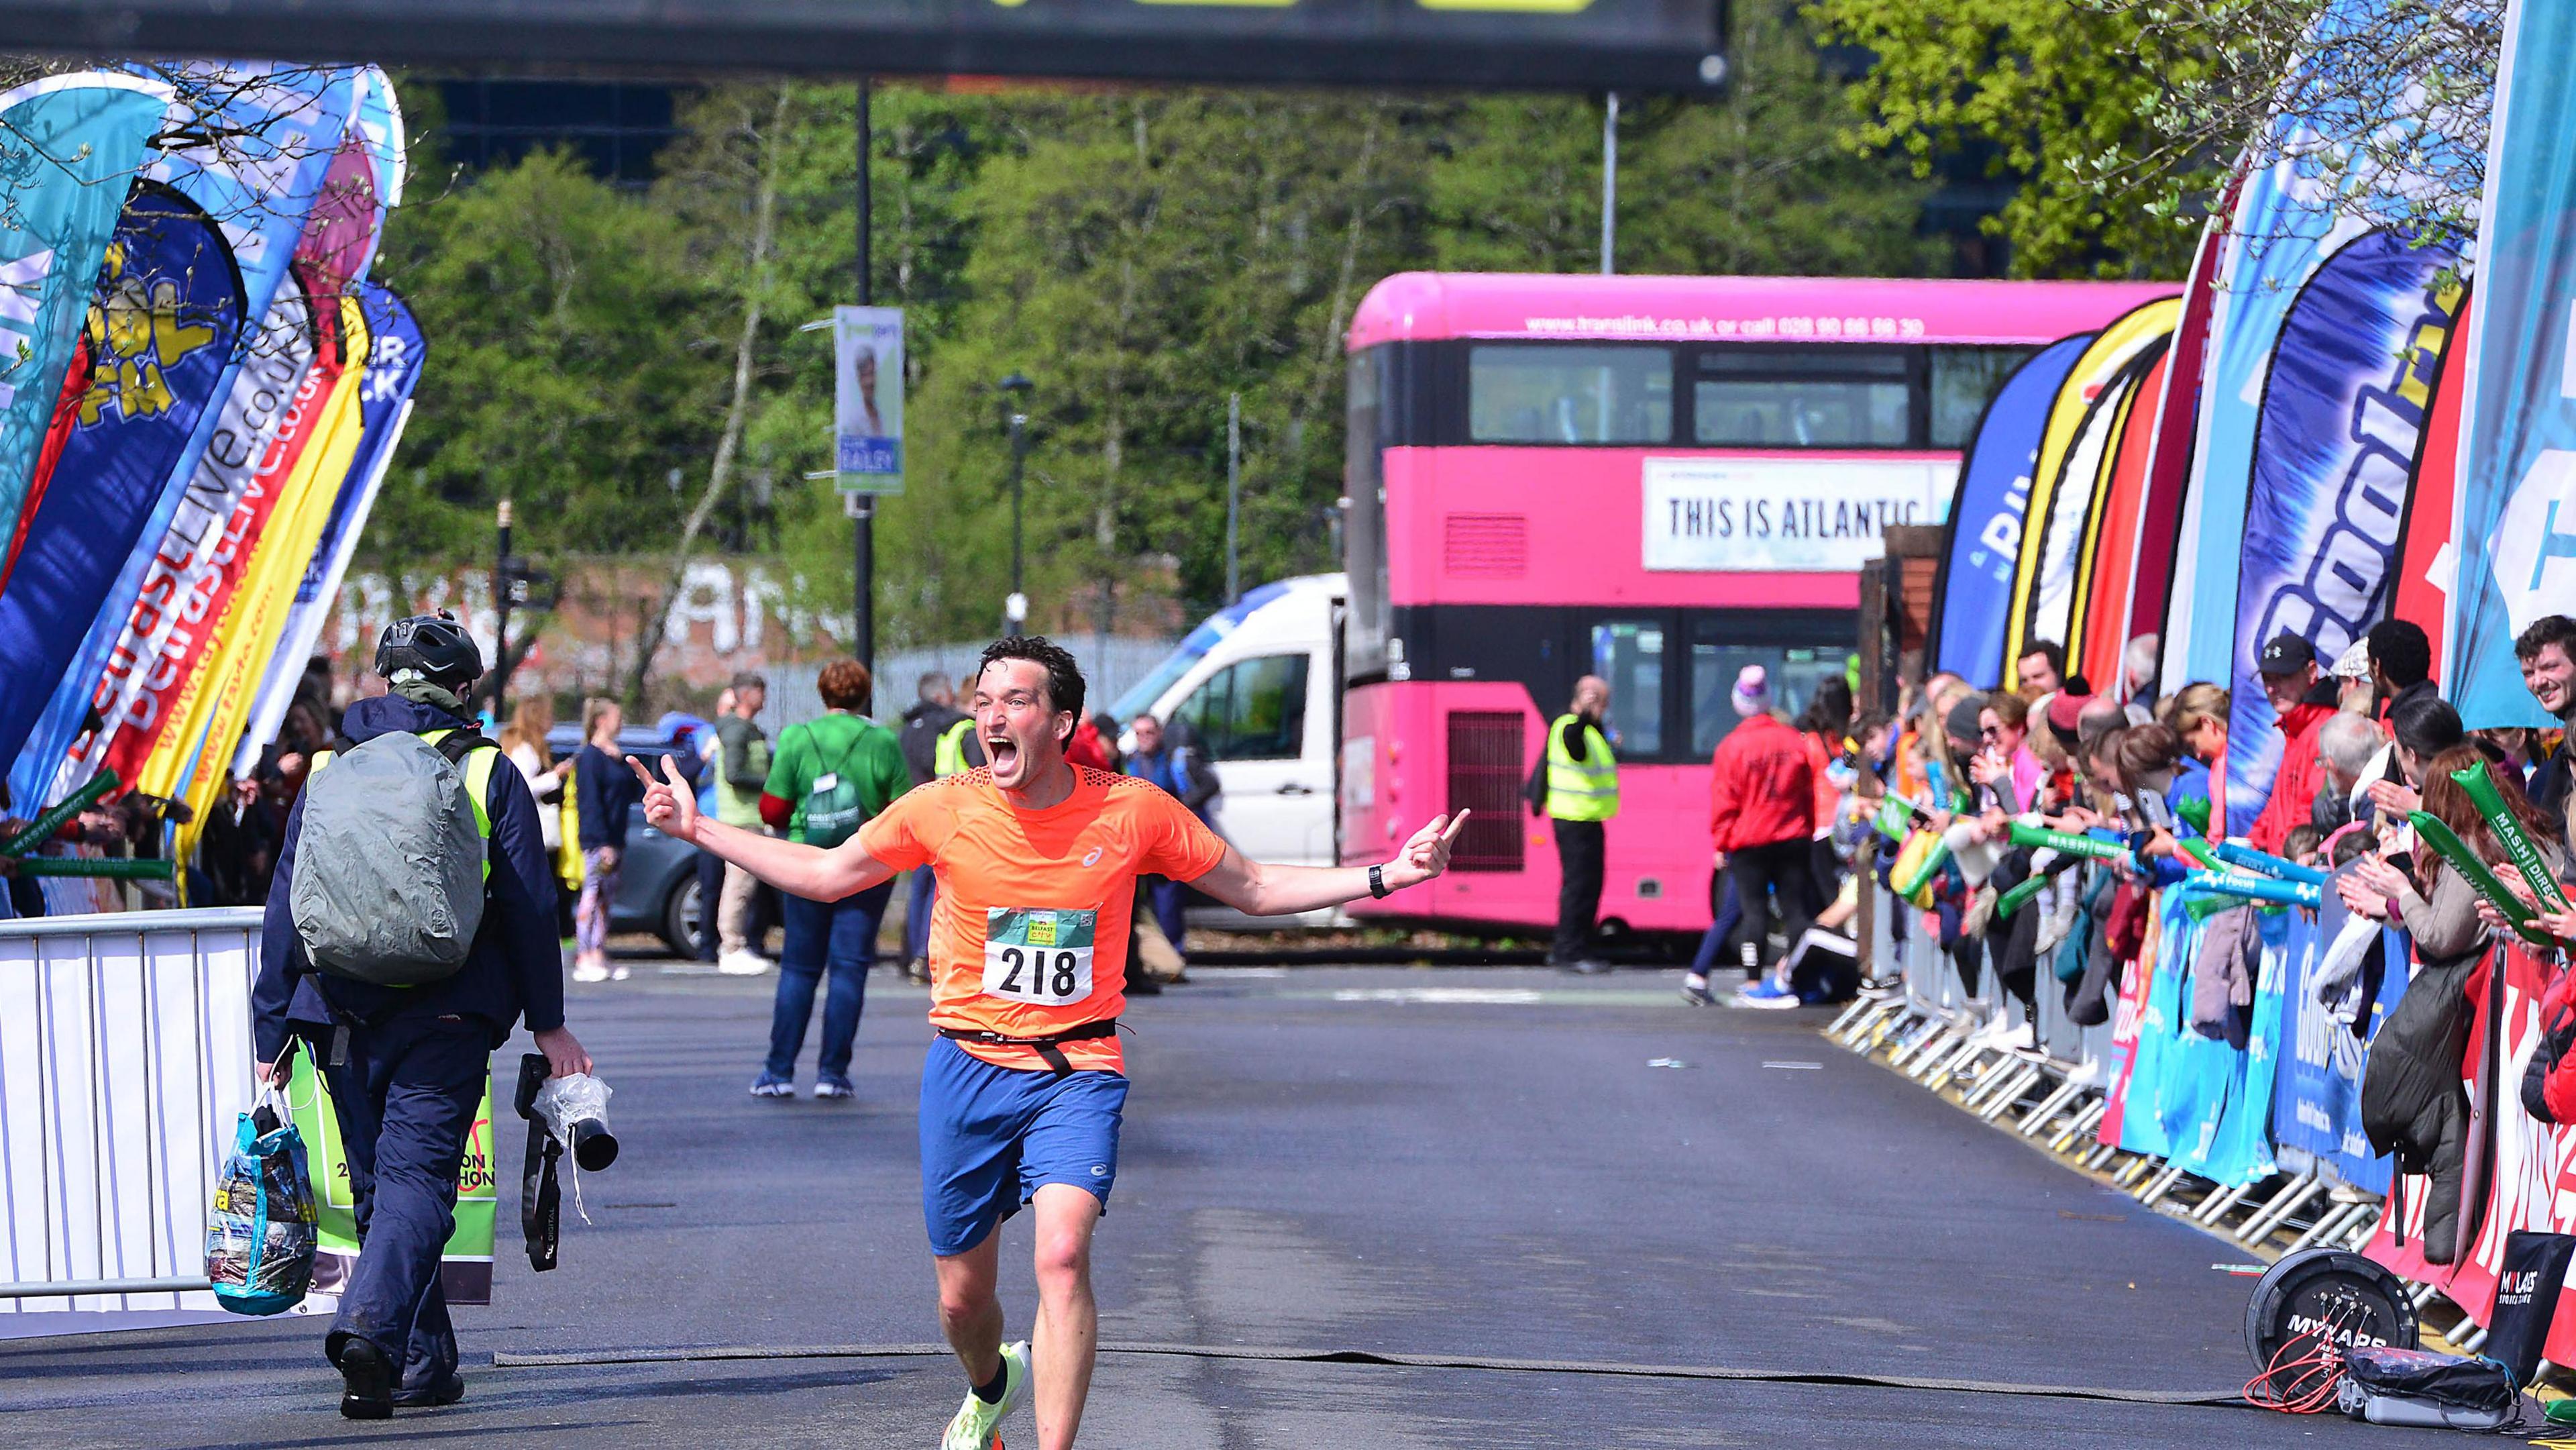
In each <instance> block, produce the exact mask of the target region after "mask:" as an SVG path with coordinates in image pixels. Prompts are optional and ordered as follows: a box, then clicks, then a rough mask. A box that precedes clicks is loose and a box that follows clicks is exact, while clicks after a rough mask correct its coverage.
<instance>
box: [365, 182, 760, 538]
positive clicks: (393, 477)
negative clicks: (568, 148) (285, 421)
mask: <svg viewBox="0 0 2576 1450" xmlns="http://www.w3.org/2000/svg"><path fill="white" fill-rule="evenodd" d="M376 275H377V276H379V277H381V278H383V279H384V280H385V281H387V282H388V283H389V284H390V285H391V286H392V287H393V288H394V289H395V290H396V291H398V292H400V293H402V294H403V296H404V298H405V299H406V300H408V301H409V302H410V303H411V305H412V309H413V311H414V313H415V315H417V316H418V318H419V320H420V325H421V331H422V335H423V336H424V337H425V338H426V339H427V340H428V343H429V361H428V363H427V365H426V366H425V367H424V369H423V371H422V374H421V382H420V391H419V394H418V397H417V399H416V404H417V406H416V407H415V409H414V411H413V414H412V423H411V425H410V428H409V429H408V431H407V432H406V433H405V435H404V438H403V450H402V456H401V458H400V459H399V460H398V461H397V464H396V466H395V467H394V469H393V470H392V471H391V472H390V473H389V474H388V475H387V478H386V481H385V487H384V492H383V494H382V496H381V497H380V498H379V499H378V501H377V504H376V509H375V513H374V515H373V517H372V518H371V519H370V520H369V522H368V528H367V534H366V538H365V541H364V545H363V549H364V552H365V554H366V555H367V556H368V557H369V558H370V559H372V560H374V561H377V562H382V563H389V564H393V565H396V566H412V565H418V564H420V563H425V562H432V561H435V562H446V561H452V560H457V559H467V558H479V557H481V556H482V555H483V554H484V553H485V552H487V550H488V549H489V547H490V538H491V534H490V529H491V505H492V503H493V502H494V501H496V500H498V499H503V498H509V499H513V500H515V501H516V503H517V505H518V525H519V531H520V533H519V537H520V539H521V540H522V541H523V542H524V546H525V547H526V548H527V549H528V550H529V551H530V552H532V553H563V552H570V551H572V550H575V549H579V550H583V551H608V552H625V551H640V550H648V549H651V548H653V547H655V546H656V545H657V544H658V543H660V542H662V541H665V540H668V539H669V538H670V537H671V536H672V535H673V534H674V533H675V532H676V530H677V528H678V526H679V523H680V516H681V510H682V509H683V508H684V507H685V501H684V500H681V499H679V498H677V497H676V496H675V495H674V493H673V491H672V489H671V488H670V486H669V485H668V483H667V482H666V479H667V475H668V473H669V471H670V470H671V469H673V468H675V467H681V466H683V465H684V464H685V463H686V462H687V461H689V460H691V459H693V458H695V457H697V456H699V455H701V454H702V453H703V451H704V450H705V448H706V444H707V440H706V434H707V428H706V426H705V421H704V419H703V417H701V416H696V415H695V414H694V413H693V411H692V410H688V409H685V408H683V407H675V406H674V404H675V402H677V401H679V400H685V399H689V398H693V397H696V396H699V395H702V394H703V393H704V392H705V391H706V389H707V387H708V385H709V379H710V370H709V364H710V361H711V359H710V357H709V355H708V352H707V350H706V349H705V348H703V347H701V346H699V345H697V342H696V340H695V339H694V338H693V337H692V336H691V333H690V329H689V328H688V326H687V325H686V320H687V319H689V318H690V317H692V316H693V315H694V314H695V313H696V311H697V310H698V309H699V307H700V305H701V291H702V289H701V285H700V283H699V282H698V280H697V279H696V278H694V277H693V276H691V275H690V273H689V271H688V269H687V267H686V266H685V264H684V258H683V254H682V250H681V247H680V237H679V233H678V229H677V227H676V226H675V225H674V224H673V222H672V219H671V218H670V217H669V216H668V215H667V214H666V213H664V212H662V211H659V210H657V209H655V208H654V207H652V206H650V205H647V204H646V203H644V202H643V201H642V200H640V199H637V198H634V197H629V196H625V195H621V194H620V193H618V192H616V191H615V190H613V189H611V188H609V187H607V186H605V185H603V184H602V183H600V182H599V181H597V180H595V179H593V178H592V177H591V176H590V175H589V174H588V173H586V172H585V171H584V170H583V169H582V168H581V166H580V165H579V163H578V162H576V161H575V160H573V159H572V158H570V157H569V156H564V155H559V154H555V153H551V152H547V153H539V154H536V155H532V156H530V157H529V158H528V159H527V160H526V161H525V162H523V163H522V164H520V165H518V166H515V167H510V168H507V169H503V170H496V171H493V172H491V173H488V174H486V175H484V176H483V177H481V178H479V179H478V180H476V181H475V182H474V183H473V184H471V185H469V186H465V187H463V188H461V189H459V190H456V191H454V192H452V193H449V194H446V195H441V196H437V197H435V198H432V199H425V200H422V201H420V202H417V203H415V204H411V205H406V206H404V207H402V208H400V209H399V210H397V211H396V212H395V213H394V215H393V219H392V221H391V223H390V224H389V225H388V227H387V230H386V237H385V243H384V247H383V249H382V253H381V256H380V259H379V261H378V264H377V268H376ZM675 323H676V324H677V325H675Z"/></svg>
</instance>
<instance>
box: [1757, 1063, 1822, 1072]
mask: <svg viewBox="0 0 2576 1450" xmlns="http://www.w3.org/2000/svg"><path fill="white" fill-rule="evenodd" d="M1762 1065H1763V1066H1764V1067H1777V1068H1782V1069H1785V1070H1787V1071H1790V1072H1822V1071H1824V1070H1825V1065H1824V1064H1823V1063H1821V1062H1766V1063H1764V1064H1762Z"/></svg>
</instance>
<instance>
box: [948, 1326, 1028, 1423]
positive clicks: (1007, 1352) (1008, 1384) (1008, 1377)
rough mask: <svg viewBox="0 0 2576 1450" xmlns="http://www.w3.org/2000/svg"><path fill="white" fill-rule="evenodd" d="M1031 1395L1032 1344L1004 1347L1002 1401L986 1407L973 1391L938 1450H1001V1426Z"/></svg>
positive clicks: (1026, 1342) (958, 1410) (959, 1407)
mask: <svg viewBox="0 0 2576 1450" xmlns="http://www.w3.org/2000/svg"><path fill="white" fill-rule="evenodd" d="M1028 1393H1029V1342H1028V1341H1027V1340H1025V1339H1023V1340H1021V1341H1020V1342H1019V1343H1017V1344H1006V1345H1003V1346H1002V1398H1001V1400H1000V1401H999V1402H998V1403H995V1404H989V1405H988V1404H986V1403H984V1401H983V1400H982V1399H980V1398H978V1397H977V1396H976V1394H975V1392H974V1391H973V1390H968V1391H967V1392H966V1403H964V1404H962V1405H959V1406H958V1407H957V1418H956V1419H953V1420H951V1421H949V1422H948V1433H947V1434H945V1435H942V1436H940V1437H939V1450H1002V1436H1001V1424H1002V1421H1003V1420H1004V1419H1006V1418H1008V1417H1009V1415H1010V1413H1011V1411H1013V1410H1016V1409H1018V1408H1019V1407H1020V1401H1022V1400H1024V1399H1026V1398H1028Z"/></svg>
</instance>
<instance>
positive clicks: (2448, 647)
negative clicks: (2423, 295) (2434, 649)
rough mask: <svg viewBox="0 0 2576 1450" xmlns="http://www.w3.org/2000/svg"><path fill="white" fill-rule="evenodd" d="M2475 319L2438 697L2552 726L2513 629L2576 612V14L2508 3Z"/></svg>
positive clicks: (2481, 721) (2497, 716)
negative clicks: (2573, 84) (2573, 229)
mask: <svg viewBox="0 0 2576 1450" xmlns="http://www.w3.org/2000/svg"><path fill="white" fill-rule="evenodd" d="M2505 13H2506V20H2505V25H2506V30H2505V41H2504V60H2503V64H2502V66H2501V68H2500V69H2499V71H2498V73H2497V76H2496V102H2495V104H2496V110H2495V123H2494V129H2493V132H2492V143H2491V145H2492V149H2491V150H2490V151H2489V153H2488V160H2487V176H2486V196H2485V200H2484V215H2485V221H2484V224H2483V225H2482V226H2481V227H2480V228H2479V231H2478V242H2477V279H2478V306H2477V309H2476V313H2475V316H2474V318H2473V320H2472V322H2471V324H2470V328H2471V330H2470V338H2469V352H2468V377H2467V380H2466V395H2465V398H2464V401H2463V413H2462V418H2461V432H2460V437H2461V449H2460V454H2461V457H2460V467H2459V474H2458V485H2457V489H2456V492H2455V494H2454V497H2453V500H2452V509H2453V514H2452V528H2451V539H2452V542H2453V544H2454V545H2455V546H2456V548H2457V549H2458V555H2457V566H2456V569H2455V570H2454V573H2453V584H2452V589H2451V593H2450V607H2449V608H2448V610H2446V611H2445V613H2444V617H2443V648H2442V695H2443V698H2445V699H2448V700H2450V701H2451V702H2453V703H2454V704H2455V705H2457V706H2458V707H2459V710H2460V714H2461V716H2462V718H2463V719H2465V720H2466V721H2467V722H2468V724H2469V725H2471V726H2472V727H2476V726H2488V725H2549V724H2553V723H2555V722H2553V721H2551V720H2550V719H2549V718H2548V716H2547V715H2546V714H2544V713H2543V712H2542V711H2541V709H2540V707H2539V705H2538V704H2537V703H2536V702H2534V701H2533V699H2532V698H2531V695H2530V693H2529V692H2528V691H2526V690H2525V689H2524V688H2523V685H2522V677H2521V671H2520V668H2519V666H2518V665H2517V663H2516V659H2515V655H2514V649H2513V641H2514V636H2516V635H2517V634H2519V633H2521V632H2522V631H2523V630H2524V629H2525V628H2527V627H2529V625H2530V624H2531V622H2532V621H2533V620H2535V619H2538V618H2540V617H2541V616H2542V615H2545V614H2552V613H2570V612H2576V352H2571V349H2576V311H2571V309H2576V286H2571V282H2570V276H2571V269H2576V236H2571V235H2570V234H2569V231H2568V229H2569V227H2570V226H2576V94H2571V93H2570V88H2569V86H2568V84H2567V77H2568V76H2569V74H2570V73H2571V71H2570V67H2571V66H2576V7H2569V6H2564V5H2533V4H2518V5H2513V6H2510V7H2508V8H2507V10H2506V12H2505Z"/></svg>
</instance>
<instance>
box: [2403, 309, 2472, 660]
mask: <svg viewBox="0 0 2576 1450" xmlns="http://www.w3.org/2000/svg"><path fill="white" fill-rule="evenodd" d="M2476 292H2477V289H2476V288H2475V287H2471V288H2470V289H2469V291H2468V293H2467V294H2465V295H2463V296H2462V297H2461V298H2460V316H2459V320H2458V321H2456V322H2454V323H2453V324H2452V325H2451V345H2450V346H2449V347H2448V348H2446V349H2444V350H2443V353H2442V372H2441V376H2440V378H2438V379H2437V380H2436V381H2435V382H2434V384H2433V411H2432V413H2431V414H2430V415H2429V416H2427V417H2426V419H2425V421H2424V446H2423V448H2422V449H2421V450H2420V451H2419V452H2418V453H2417V455H2416V459H2415V487H2414V490H2413V492H2411V493H2410V494H2409V495H2408V496H2407V502H2406V521H2405V522H2404V523H2403V524H2402V525H2400V526H2399V528H2398V531H2397V579H2396V583H2395V589H2394V592H2393V594H2392V595H2391V598H2392V599H2393V600H2394V603H2393V604H2392V605H2391V606H2390V608H2389V611H2388V612H2389V614H2390V616H2391V617H2393V618H2397V619H2411V620H2414V621H2415V622H2416V623H2418V624H2422V625H2424V626H2425V630H2424V632H2425V633H2426V634H2427V635H2430V636H2431V637H2432V644H2433V663H2432V666H2431V668H2432V671H2433V678H2434V679H2437V680H2438V679H2442V678H2444V676H2443V673H2442V668H2443V657H2442V631H2441V630H2440V629H2439V628H2437V627H2435V626H2434V625H2433V624H2432V621H2436V620H2440V619H2442V618H2443V617H2444V615H2445V612H2446V611H2447V610H2448V609H2449V608H2450V607H2451V597H2450V596H2451V576H2452V564H2453V562H2454V561H2455V560H2457V559H2458V557H2459V553H2458V551H2457V550H2455V549H2453V548H2452V547H2451V494H2452V489H2453V487H2454V486H2455V485H2456V484H2457V483H2458V481H2459V467H2460V406H2461V402H2462V400H2463V399H2464V398H2465V397H2466V395H2467V393H2468V379H2469V364H2468V351H2469V343H2468V339H2469V328H2470V326H2471V324H2472V321H2473V319H2474V315H2475V313H2476V311H2477V298H2476Z"/></svg>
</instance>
